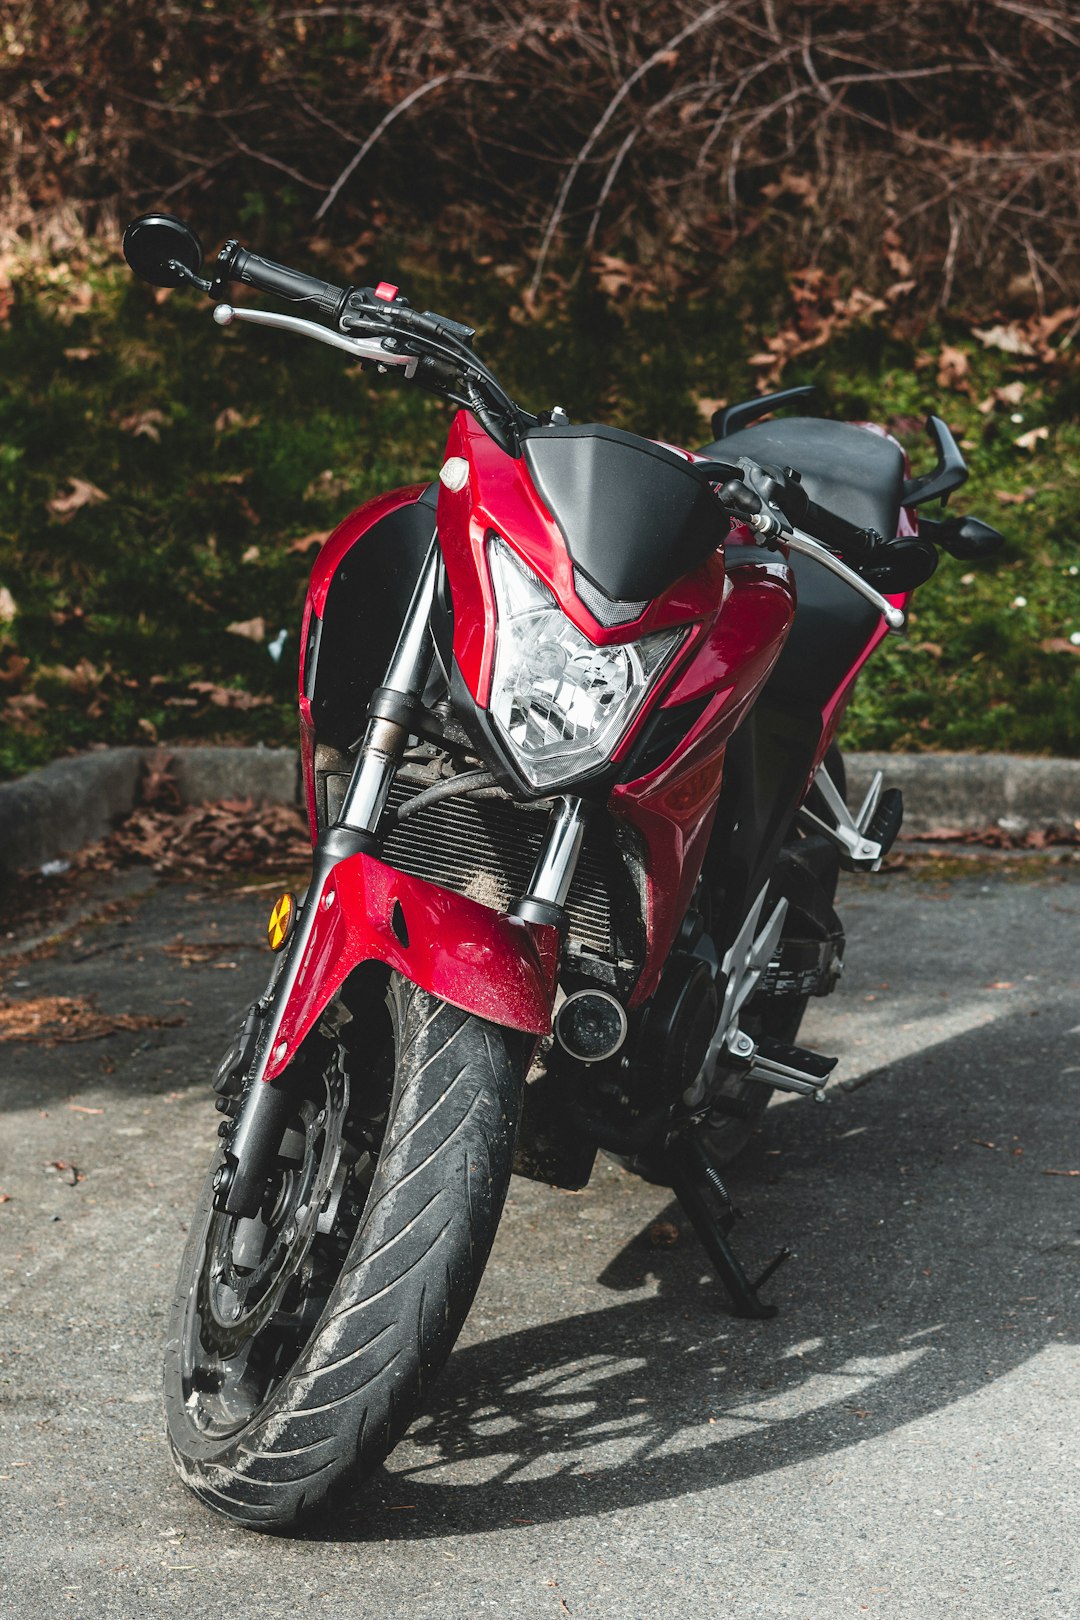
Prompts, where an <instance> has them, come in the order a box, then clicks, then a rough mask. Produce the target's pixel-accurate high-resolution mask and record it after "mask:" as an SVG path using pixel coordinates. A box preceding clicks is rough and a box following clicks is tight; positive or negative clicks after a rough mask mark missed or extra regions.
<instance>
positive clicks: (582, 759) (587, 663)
mask: <svg viewBox="0 0 1080 1620" xmlns="http://www.w3.org/2000/svg"><path fill="white" fill-rule="evenodd" d="M488 563H489V566H490V568H491V578H492V582H493V583H494V586H495V603H496V608H497V610H498V619H497V623H496V628H495V667H494V670H493V673H492V681H491V699H490V703H489V710H490V713H491V717H492V720H493V721H494V723H495V725H496V727H497V729H498V731H499V734H500V736H501V737H502V738H503V740H504V741H505V743H506V745H507V747H508V748H509V750H510V753H511V755H512V756H513V759H514V761H515V763H516V764H517V767H518V769H519V770H520V771H521V774H522V776H523V777H524V778H525V780H526V781H527V782H529V783H530V784H531V785H532V786H533V787H537V788H543V787H554V786H555V784H556V783H558V782H564V781H568V780H571V779H573V778H575V777H579V776H584V775H586V774H587V773H588V772H589V771H592V770H595V769H596V768H597V767H598V766H600V765H604V764H605V763H606V762H607V761H608V760H609V759H610V758H611V756H612V754H613V753H614V752H615V749H616V748H617V747H618V744H619V742H620V741H621V739H622V738H623V736H625V734H626V731H627V728H628V727H629V725H630V722H631V721H632V720H633V718H634V716H635V714H637V712H638V710H639V709H640V707H641V705H642V703H643V702H644V700H645V696H646V693H647V692H648V690H649V688H650V686H652V685H653V684H654V682H655V681H656V679H657V677H658V676H659V675H660V673H661V671H662V670H663V668H664V666H665V665H666V664H667V663H668V662H669V661H670V659H671V657H672V654H673V653H674V652H675V649H676V648H677V647H678V646H679V644H680V643H681V642H682V640H683V639H684V637H685V635H686V631H685V630H681V629H679V630H657V631H654V632H653V633H652V634H651V635H648V636H642V637H641V638H640V640H638V641H631V642H625V643H620V644H619V645H617V646H611V647H597V646H596V645H595V644H594V643H593V642H591V641H590V640H589V638H588V637H587V636H584V635H582V633H581V631H580V630H579V629H578V628H577V626H576V625H573V624H571V622H570V620H569V619H568V618H567V617H566V615H565V613H563V611H562V609H561V608H560V607H559V604H558V603H557V602H556V600H555V598H554V597H553V596H552V594H551V592H550V591H549V590H548V588H547V586H546V585H544V584H542V583H541V581H540V580H539V579H537V577H536V575H535V574H534V573H533V572H532V570H531V569H530V568H528V567H526V565H525V564H524V563H523V562H522V561H521V559H520V558H519V557H518V556H516V554H515V553H514V552H513V551H511V549H510V547H509V546H508V545H507V544H506V543H505V541H503V540H500V539H499V538H498V537H497V536H494V535H493V536H492V537H491V539H490V540H489V541H488Z"/></svg>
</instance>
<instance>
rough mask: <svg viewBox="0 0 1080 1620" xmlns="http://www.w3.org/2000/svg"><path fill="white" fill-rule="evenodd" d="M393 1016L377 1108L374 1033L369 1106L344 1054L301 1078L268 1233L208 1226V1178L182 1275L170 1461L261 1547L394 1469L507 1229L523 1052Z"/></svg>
mask: <svg viewBox="0 0 1080 1620" xmlns="http://www.w3.org/2000/svg"><path fill="white" fill-rule="evenodd" d="M387 1008H388V1012H389V1019H388V1023H387V1028H386V1031H385V1039H384V1041H383V1042H382V1043H381V1044H382V1047H383V1057H382V1065H383V1074H384V1079H383V1082H382V1088H383V1089H382V1102H381V1104H380V1100H379V1092H380V1080H379V1073H380V1057H379V1046H380V1042H379V1041H378V1040H374V1041H372V1040H369V1039H368V1032H367V1030H366V1029H365V1032H364V1062H365V1065H366V1066H367V1067H368V1071H369V1072H368V1075H367V1077H366V1078H367V1081H368V1084H367V1086H366V1087H365V1086H364V1084H363V1082H362V1081H361V1080H360V1078H359V1076H358V1073H357V1070H358V1067H359V1063H358V1058H357V1057H354V1056H351V1055H350V1049H349V1047H348V1046H346V1047H344V1048H339V1047H338V1046H337V1043H336V1042H335V1043H333V1047H334V1051H333V1055H332V1056H331V1057H330V1058H329V1060H327V1059H326V1056H325V1051H324V1053H323V1054H321V1055H320V1057H319V1059H318V1060H317V1061H316V1063H315V1064H314V1065H313V1066H310V1072H309V1074H308V1075H307V1077H306V1078H305V1077H304V1075H303V1074H301V1076H300V1078H299V1083H298V1095H297V1112H296V1114H295V1115H294V1117H293V1119H292V1120H291V1121H290V1123H289V1125H288V1126H287V1127H286V1129H285V1132H284V1135H283V1138H282V1150H281V1155H280V1157H279V1170H278V1172H276V1173H275V1176H274V1177H272V1178H271V1181H270V1183H268V1190H267V1198H266V1201H265V1203H264V1209H263V1212H262V1213H261V1214H260V1216H259V1217H258V1219H257V1221H254V1222H252V1221H249V1222H240V1221H238V1220H236V1219H234V1218H232V1217H226V1216H223V1215H221V1214H219V1213H218V1212H216V1211H215V1210H214V1207H213V1187H212V1175H213V1168H214V1167H212V1170H211V1176H210V1177H209V1178H208V1180H207V1183H206V1186H205V1187H204V1189H203V1194H202V1198H201V1200H200V1203H199V1206H198V1209H197V1211H196V1214H195V1218H194V1221H193V1223H192V1229H191V1236H190V1238H189V1240H188V1245H187V1249H186V1251H185V1254H184V1258H183V1262H182V1264H181V1269H180V1277H179V1282H178V1287H177V1293H176V1298H175V1301H174V1303H173V1308H172V1314H171V1320H170V1325H169V1333H168V1339H167V1343H166V1349H165V1410H166V1417H167V1421H168V1431H169V1441H170V1444H171V1447H172V1451H173V1457H174V1460H175V1463H176V1467H177V1470H178V1472H179V1474H180V1477H181V1478H182V1479H183V1480H184V1482H185V1483H186V1484H187V1485H188V1486H189V1487H190V1488H191V1489H192V1490H193V1491H194V1492H195V1494H196V1495H197V1496H198V1497H199V1498H200V1499H201V1500H202V1501H203V1502H205V1503H206V1504H207V1505H208V1506H209V1507H212V1508H214V1509H216V1510H217V1511H218V1512H219V1513H222V1514H224V1515H225V1516H227V1517H228V1518H230V1519H232V1520H233V1521H235V1522H236V1523H239V1524H243V1525H247V1526H249V1527H251V1528H260V1529H270V1528H274V1527H280V1526H284V1525H288V1524H291V1523H293V1522H295V1521H296V1520H297V1519H298V1518H299V1517H300V1516H301V1515H302V1514H304V1513H305V1512H307V1511H309V1510H310V1509H311V1508H312V1507H313V1506H314V1505H315V1504H316V1503H317V1502H319V1501H320V1500H321V1499H322V1498H323V1497H324V1496H325V1494H326V1492H327V1491H328V1490H329V1489H330V1488H331V1486H332V1485H334V1483H335V1482H336V1481H338V1480H339V1479H340V1478H341V1477H342V1476H343V1475H346V1474H348V1475H351V1476H353V1477H354V1478H356V1477H359V1478H364V1477H366V1476H368V1475H369V1474H371V1473H372V1472H373V1470H374V1469H375V1468H376V1467H377V1466H378V1465H379V1464H380V1463H381V1462H382V1461H383V1460H384V1458H385V1457H386V1456H387V1455H388V1454H389V1452H390V1451H391V1450H392V1448H393V1446H394V1445H395V1444H396V1442H397V1440H398V1439H399V1438H400V1436H401V1435H402V1433H403V1432H404V1430H405V1429H406V1428H407V1426H408V1424H409V1423H410V1421H411V1420H412V1418H413V1416H414V1415H415V1413H416V1410H417V1406H418V1403H419V1402H420V1400H421V1399H422V1397H423V1395H424V1392H425V1390H426V1388H427V1386H428V1384H429V1383H430V1381H431V1379H432V1378H433V1377H434V1376H435V1374H436V1373H437V1372H438V1371H439V1369H440V1368H441V1367H442V1365H443V1363H444V1362H445V1360H446V1358H447V1356H448V1355H449V1353H450V1350H451V1348H452V1347H453V1344H454V1341H455V1339H456V1338H457V1335H458V1333H459V1331H460V1329H461V1326H462V1323H463V1322H464V1320H465V1316H466V1314H467V1312H468V1309H469V1306H470V1305H471V1303H472V1300H473V1296H474V1294H475V1292H476V1289H477V1286H478V1285H479V1282H480V1278H481V1276H482V1274H483V1269H484V1265H485V1263H486V1261H487V1257H488V1253H489V1251H490V1249H491V1244H492V1242H493V1240H494V1237H495V1231H496V1228H497V1226H498V1222H499V1217H500V1214H501V1212H502V1206H503V1202H504V1199H505V1196H506V1189H507V1186H508V1184H509V1180H510V1171H511V1164H512V1160H513V1152H514V1142H515V1137H516V1134H517V1126H518V1119H519V1113H520V1107H521V1094H522V1084H523V1070H524V1056H525V1054H524V1046H523V1042H522V1039H521V1037H519V1036H515V1035H514V1033H513V1032H512V1031H507V1030H503V1029H501V1028H499V1027H497V1026H496V1025H493V1024H488V1023H485V1022H483V1021H482V1020H481V1019H478V1018H475V1017H472V1016H470V1015H469V1014H467V1013H464V1012H461V1011H459V1010H458V1009H457V1008H454V1007H451V1006H449V1005H448V1004H447V1003H445V1002H442V1001H439V1000H437V999H436V998H435V997H433V996H430V995H428V994H427V993H426V992H424V991H422V990H420V989H418V988H417V987H416V986H415V985H413V984H410V983H409V982H408V981H407V980H404V979H402V978H401V977H400V976H398V975H397V974H393V975H391V980H390V988H389V992H388V996H387ZM303 1056H304V1055H303V1054H301V1055H300V1057H299V1058H298V1062H301V1063H302V1062H303ZM335 1072H336V1073H338V1074H340V1075H344V1076H345V1077H346V1079H347V1084H345V1085H344V1086H343V1085H342V1084H341V1082H340V1081H334V1080H333V1075H334V1073H335ZM391 1075H392V1081H391V1078H390V1077H391ZM387 1093H389V1103H388V1106H387V1103H386V1094H387ZM335 1106H336V1107H337V1109H338V1113H339V1116H340V1117H339V1118H338V1119H337V1120H336V1121H333V1120H332V1114H333V1109H334V1107H335ZM380 1111H381V1117H380ZM328 1116H331V1123H329V1124H328V1123H327V1117H328ZM305 1121H306V1123H305ZM379 1137H381V1142H380V1141H379V1140H378V1138H379ZM216 1163H217V1161H215V1166H216ZM290 1178H291V1179H290ZM313 1195H314V1197H317V1198H318V1200H319V1204H320V1207H321V1211H322V1213H321V1215H320V1213H319V1210H318V1209H316V1211H315V1219H314V1220H312V1219H310V1218H309V1215H308V1210H309V1206H311V1205H312V1203H313V1201H314V1200H313ZM304 1199H306V1200H307V1204H305V1203H304V1202H302V1201H300V1200H304ZM290 1244H292V1245H293V1248H292V1249H290V1247H289V1245H290ZM299 1246H303V1249H304V1252H303V1253H297V1252H295V1250H296V1248H297V1247H299ZM231 1318H232V1319H235V1325H234V1326H232V1327H231V1330H230V1319H231Z"/></svg>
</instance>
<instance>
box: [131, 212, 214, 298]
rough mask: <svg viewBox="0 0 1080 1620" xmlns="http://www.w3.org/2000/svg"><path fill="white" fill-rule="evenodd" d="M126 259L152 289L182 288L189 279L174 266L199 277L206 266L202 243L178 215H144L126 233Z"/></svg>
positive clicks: (132, 223) (134, 220) (135, 220)
mask: <svg viewBox="0 0 1080 1620" xmlns="http://www.w3.org/2000/svg"><path fill="white" fill-rule="evenodd" d="M124 258H125V259H126V260H127V262H128V264H129V265H130V266H131V268H132V269H133V270H134V272H135V274H136V275H137V276H141V277H142V279H143V281H149V282H150V284H151V286H154V287H179V286H180V285H181V284H182V282H183V281H184V280H185V279H186V277H185V276H184V275H183V274H182V272H181V271H179V270H176V269H175V268H174V263H175V264H180V265H183V267H184V269H185V270H188V271H190V273H191V274H192V275H193V276H197V275H198V273H199V270H200V269H201V267H202V262H203V250H202V243H201V242H200V241H199V238H198V237H197V236H196V235H195V232H194V231H193V230H192V229H191V226H190V225H185V224H184V221H183V220H182V219H177V217H176V215H175V214H140V215H139V217H138V219H133V220H132V222H131V224H130V225H129V226H128V228H127V230H126V231H125V232H124Z"/></svg>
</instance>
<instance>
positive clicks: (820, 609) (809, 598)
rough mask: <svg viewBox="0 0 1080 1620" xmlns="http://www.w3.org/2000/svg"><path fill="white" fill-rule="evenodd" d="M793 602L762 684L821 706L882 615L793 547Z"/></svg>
mask: <svg viewBox="0 0 1080 1620" xmlns="http://www.w3.org/2000/svg"><path fill="white" fill-rule="evenodd" d="M788 564H789V566H790V568H791V570H792V572H793V574H794V575H795V590H796V593H797V606H796V608H795V618H794V621H793V622H792V626H791V630H790V631H789V633H788V638H787V640H786V641H785V643H784V647H783V651H782V652H781V654H780V657H779V658H778V659H777V661H776V664H775V665H774V667H773V671H772V674H771V675H770V676H769V679H768V682H767V683H766V686H765V692H766V693H767V694H768V696H769V697H770V698H771V699H774V700H776V701H778V702H779V701H782V700H783V699H784V698H790V699H793V700H795V701H797V702H799V703H805V702H806V701H807V700H809V701H811V702H812V703H814V704H815V705H816V707H817V708H818V709H819V710H823V709H824V708H825V706H826V704H827V703H828V702H829V701H830V699H831V698H832V697H833V696H834V695H835V694H836V692H837V691H838V690H839V688H840V687H841V686H842V685H843V684H844V682H845V681H846V680H847V677H848V675H849V673H850V671H851V667H852V665H853V664H854V663H855V662H856V660H857V659H858V657H859V655H860V654H861V653H862V651H863V649H864V648H865V646H866V644H867V642H868V641H869V640H870V637H871V636H872V635H873V634H874V631H875V630H877V629H878V627H879V626H880V624H881V614H880V613H879V612H878V610H877V608H876V607H875V606H874V605H873V603H872V602H868V601H867V600H866V598H865V596H860V595H859V593H858V592H857V591H853V590H852V589H851V586H850V585H845V584H844V582H843V580H842V579H838V578H837V577H836V575H835V574H830V572H829V571H828V569H827V568H822V566H821V564H820V563H818V562H815V561H814V559H813V558H812V557H804V556H802V555H801V554H800V553H798V552H795V551H793V552H792V553H791V555H790V557H789V558H788Z"/></svg>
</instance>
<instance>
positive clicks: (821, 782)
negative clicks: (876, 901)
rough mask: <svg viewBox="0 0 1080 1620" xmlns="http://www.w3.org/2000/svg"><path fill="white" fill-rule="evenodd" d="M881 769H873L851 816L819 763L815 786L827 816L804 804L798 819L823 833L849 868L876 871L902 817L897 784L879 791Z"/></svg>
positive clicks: (902, 807) (845, 866)
mask: <svg viewBox="0 0 1080 1620" xmlns="http://www.w3.org/2000/svg"><path fill="white" fill-rule="evenodd" d="M882 780H883V777H882V773H881V772H880V771H875V772H874V779H873V781H872V782H871V783H870V787H869V789H868V791H867V794H866V798H865V799H864V800H863V802H862V808H861V809H860V811H859V813H858V815H857V816H853V815H852V814H851V811H850V810H849V809H848V807H847V804H846V803H845V802H844V796H843V794H842V793H841V792H840V789H839V788H838V787H837V786H836V783H835V782H834V781H833V779H832V777H831V776H830V775H829V773H828V771H827V770H826V769H825V767H824V765H820V766H819V767H818V770H817V774H816V776H815V777H814V787H815V788H816V789H817V790H818V793H819V794H820V796H821V798H822V800H823V801H824V808H825V811H826V817H825V818H823V817H822V816H819V815H817V814H816V813H815V812H814V811H813V810H808V809H807V807H806V805H803V807H802V809H801V810H800V811H799V820H800V822H802V824H803V825H804V826H806V827H812V828H813V829H814V831H815V832H819V833H823V834H824V836H825V837H826V838H828V839H829V840H830V841H831V842H832V843H833V844H835V845H836V848H837V849H838V850H839V852H840V864H841V866H843V867H844V868H845V869H846V870H847V871H849V872H876V871H878V869H879V868H880V866H881V863H882V861H883V860H884V859H885V857H886V855H887V854H888V853H889V850H890V849H891V848H892V846H893V841H894V839H895V838H896V835H897V833H898V832H899V831H900V824H901V822H902V821H903V819H904V796H903V794H902V793H901V792H900V789H899V788H887V789H886V790H885V792H884V793H883V792H882V791H881V784H882Z"/></svg>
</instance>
